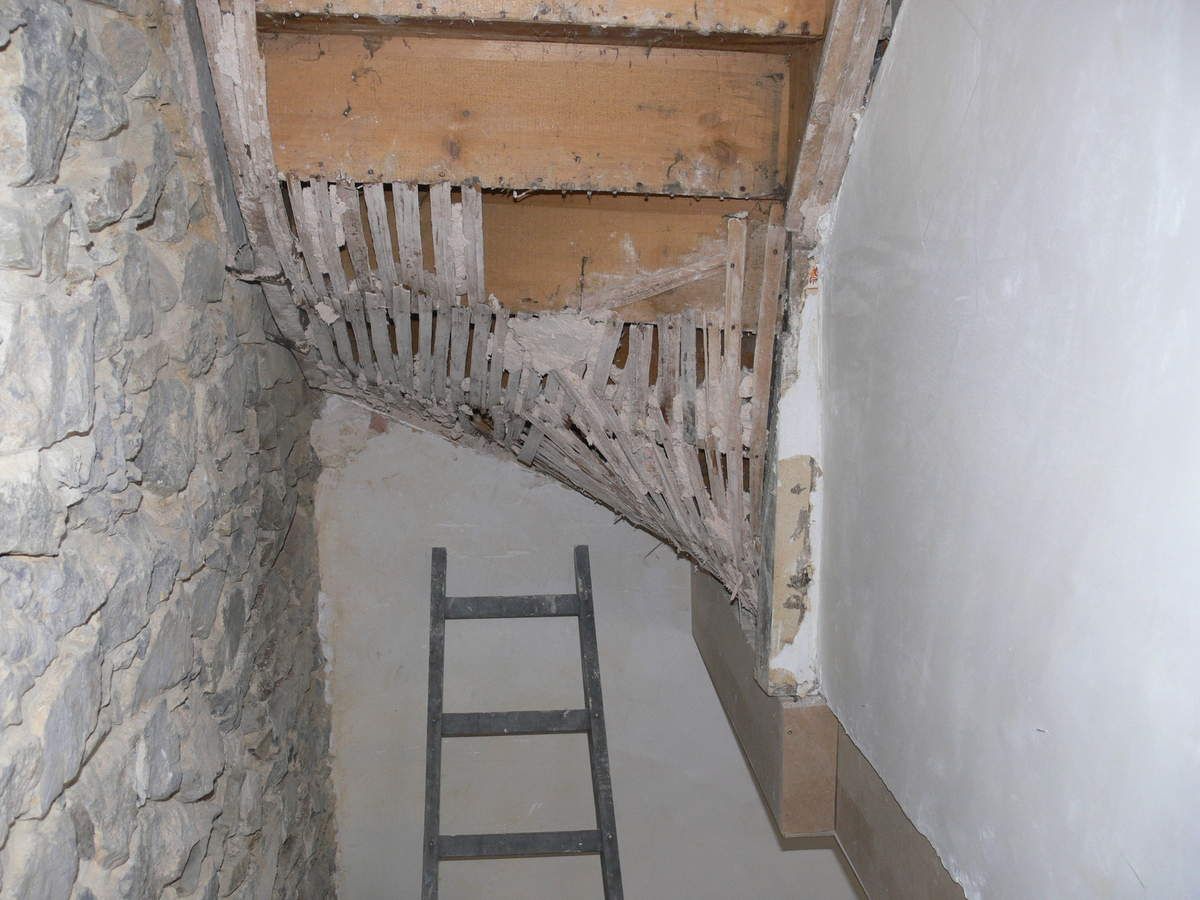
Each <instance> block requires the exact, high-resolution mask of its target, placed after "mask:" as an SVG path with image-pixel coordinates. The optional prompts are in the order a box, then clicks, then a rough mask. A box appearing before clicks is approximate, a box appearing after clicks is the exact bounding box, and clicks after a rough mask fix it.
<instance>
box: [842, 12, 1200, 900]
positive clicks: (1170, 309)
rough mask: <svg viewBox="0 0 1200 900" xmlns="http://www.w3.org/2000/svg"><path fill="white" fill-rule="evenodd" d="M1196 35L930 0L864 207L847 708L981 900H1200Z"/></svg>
mask: <svg viewBox="0 0 1200 900" xmlns="http://www.w3.org/2000/svg"><path fill="white" fill-rule="evenodd" d="M1198 33H1200V7H1198V6H1197V5H1196V4H1195V3H1189V2H1162V3H1155V4H1144V3H1134V2H1110V3H1103V4H1094V3H1082V2H1061V3H1036V2H1027V0H1021V2H996V0H971V2H965V3H956V2H950V0H905V3H904V5H903V8H902V10H901V13H900V18H899V22H898V23H897V28H896V33H895V36H894V40H893V42H892V45H891V47H890V48H889V49H888V52H887V55H886V56H885V57H884V61H883V64H882V68H881V72H880V75H879V78H878V80H877V82H876V84H875V88H874V93H873V95H872V98H871V104H870V106H869V107H868V109H867V112H866V115H865V117H864V120H863V123H862V125H861V127H860V130H859V133H858V136H857V138H856V141H855V144H854V148H853V152H852V155H851V158H850V165H849V169H848V172H847V175H846V180H845V183H844V185H843V187H842V194H841V198H840V201H839V205H838V209H837V213H836V219H835V222H834V228H833V236H832V240H831V242H830V244H829V247H828V258H827V260H826V265H825V272H826V282H825V299H826V307H825V334H826V344H825V348H826V353H827V357H828V359H827V365H826V372H827V374H828V377H829V383H828V386H829V390H828V393H827V395H826V401H825V410H826V421H825V428H826V431H825V453H824V457H823V467H824V470H825V481H824V490H825V496H824V501H825V509H826V513H827V516H826V521H825V526H826V527H825V535H824V541H825V543H824V558H823V573H824V582H823V586H822V590H823V595H822V596H823V611H822V644H821V653H822V673H823V680H824V686H825V689H826V690H827V692H828V697H829V702H830V704H831V706H833V708H834V709H835V711H836V712H837V713H838V715H839V717H840V718H841V720H842V722H843V723H844V724H845V726H846V728H847V730H848V732H849V733H850V735H851V736H852V737H853V739H854V740H855V742H857V743H858V745H859V746H860V747H861V748H862V749H863V751H864V753H865V754H866V755H867V757H868V758H869V759H870V761H871V762H872V763H873V764H874V765H875V767H876V768H877V769H878V770H879V772H880V774H881V775H882V776H883V778H884V780H885V781H886V782H887V783H888V785H889V786H890V787H891V788H892V790H893V791H894V792H895V794H896V797H897V798H898V799H899V801H900V802H901V804H902V805H903V807H904V808H905V810H906V811H907V812H908V814H909V815H910V816H911V818H912V819H913V821H914V822H915V823H916V825H917V826H918V827H919V828H921V829H922V830H923V831H924V832H925V833H926V834H927V835H928V836H929V837H930V839H931V840H932V842H933V844H934V846H935V847H936V848H937V849H938V850H939V852H940V853H941V855H942V858H943V859H944V860H945V862H946V863H947V866H948V868H949V869H950V871H951V872H952V873H953V874H955V875H956V877H958V878H959V879H960V880H961V882H962V883H963V885H964V886H965V888H966V890H967V894H968V896H971V897H989V898H1012V900H1026V898H1031V897H1056V898H1072V897H1080V898H1091V897H1161V898H1167V897H1195V896H1200V868H1198V867H1197V865H1196V859H1195V851H1196V848H1197V847H1200V824H1198V820H1197V818H1196V815H1195V800H1196V798H1197V797H1198V796H1200V769H1198V768H1197V765H1196V762H1197V757H1196V748H1197V747H1200V706H1198V705H1197V703H1196V698H1195V686H1196V685H1197V684H1198V683H1200V656H1198V655H1197V653H1196V646H1197V637H1198V636H1200V604H1197V598H1198V597H1200V553H1197V547H1198V545H1200V541H1198V538H1200V416H1197V385H1200V320H1198V318H1197V297H1198V296H1200V290H1198V288H1200V281H1198V279H1197V274H1196V272H1197V269H1196V248H1197V246H1200V174H1198V170H1197V164H1196V163H1197V159H1200V105H1198V104H1197V102H1196V86H1197V85H1198V84H1200V56H1198V55H1197V54H1196V52H1195V46H1194V38H1195V35H1196V34H1198Z"/></svg>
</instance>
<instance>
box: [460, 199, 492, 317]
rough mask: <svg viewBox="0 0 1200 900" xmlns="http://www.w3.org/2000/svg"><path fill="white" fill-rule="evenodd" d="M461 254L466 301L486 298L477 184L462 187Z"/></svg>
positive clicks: (480, 301)
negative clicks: (464, 268)
mask: <svg viewBox="0 0 1200 900" xmlns="http://www.w3.org/2000/svg"><path fill="white" fill-rule="evenodd" d="M462 230H463V243H464V246H463V255H464V260H465V262H466V270H467V302H468V303H470V304H472V305H474V304H476V303H483V302H484V301H485V300H487V295H486V294H485V293H484V286H483V284H484V282H483V198H482V197H481V195H480V191H479V186H478V185H474V184H464V185H463V187H462Z"/></svg>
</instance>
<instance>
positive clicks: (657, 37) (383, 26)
mask: <svg viewBox="0 0 1200 900" xmlns="http://www.w3.org/2000/svg"><path fill="white" fill-rule="evenodd" d="M258 29H259V31H262V32H270V33H275V32H288V33H290V34H322V35H323V34H355V35H358V36H360V37H366V38H367V39H369V40H377V39H378V38H379V36H381V35H387V36H390V37H398V38H414V37H427V38H471V39H476V40H489V41H535V42H540V43H556V44H607V45H610V46H619V47H632V48H640V49H641V50H642V51H643V52H644V51H645V50H647V49H655V50H657V49H660V48H663V49H667V48H670V49H683V50H741V51H745V52H750V53H775V54H782V55H790V54H792V53H794V52H796V50H797V49H801V48H803V49H809V50H811V49H813V48H815V49H816V51H817V53H818V54H819V53H820V50H821V38H820V37H819V36H812V35H798V34H786V33H781V32H772V33H771V34H755V33H754V32H750V31H692V30H688V29H678V28H635V27H631V26H628V25H605V26H602V27H598V26H596V25H581V24H578V23H574V22H547V21H543V20H541V19H538V20H536V21H531V22H519V21H513V20H510V19H502V20H499V21H495V22H485V21H480V20H479V19H466V18H460V19H433V18H403V19H392V18H389V19H387V20H386V21H380V20H377V19H370V18H362V17H359V18H355V17H353V16H326V15H315V14H309V13H270V12H268V13H262V14H260V15H259V16H258ZM801 124H803V123H801Z"/></svg>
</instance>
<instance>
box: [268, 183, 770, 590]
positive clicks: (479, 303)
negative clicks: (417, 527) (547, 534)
mask: <svg viewBox="0 0 1200 900" xmlns="http://www.w3.org/2000/svg"><path fill="white" fill-rule="evenodd" d="M288 197H289V200H290V209H291V210H292V223H291V227H292V229H293V237H294V241H295V245H296V246H297V247H299V248H300V250H299V254H298V256H299V259H300V261H301V262H302V264H303V265H302V266H300V267H299V271H300V272H302V273H305V274H306V275H307V287H306V288H305V289H303V290H301V291H300V292H298V293H299V295H301V296H305V295H307V296H311V297H313V298H314V299H313V300H312V301H306V302H305V304H304V308H305V310H306V312H307V313H308V319H309V324H308V328H307V332H308V337H309V339H310V341H311V345H312V350H311V351H310V352H311V353H312V354H313V358H314V359H315V361H316V363H317V365H318V366H319V368H320V370H321V371H322V372H323V373H324V375H325V377H326V379H327V380H326V383H325V387H326V388H327V389H330V390H336V391H338V392H340V393H345V394H350V395H357V396H362V397H366V398H370V399H371V400H372V401H374V402H375V403H376V404H378V405H381V406H382V407H384V408H399V407H402V408H404V409H405V410H406V411H407V412H408V414H409V415H412V414H414V413H415V414H417V415H419V416H424V417H427V418H429V419H432V420H435V421H437V422H439V423H441V424H442V425H443V426H446V427H448V428H455V427H458V428H463V429H471V430H473V431H475V432H477V433H479V434H482V435H486V436H487V437H488V438H489V439H490V440H492V441H494V442H495V443H497V444H498V445H500V446H501V447H503V448H506V449H507V450H508V451H509V452H511V453H512V454H513V455H515V456H516V457H517V458H518V459H519V460H520V461H521V462H523V463H526V464H528V465H531V466H533V467H535V468H538V469H541V470H543V471H546V472H549V473H550V474H553V475H555V476H556V477H558V478H559V479H561V480H563V481H565V482H567V483H569V484H571V485H573V486H575V487H576V488H578V489H580V490H582V491H583V492H585V493H587V494H589V495H590V496H592V497H593V498H595V499H596V500H598V501H600V502H602V503H604V504H605V505H607V506H608V507H610V508H611V509H613V510H615V511H616V512H619V513H620V514H621V515H623V516H625V517H626V518H628V519H629V520H630V521H633V522H635V523H636V524H638V525H640V526H641V527H644V528H646V529H647V530H649V531H651V532H653V533H655V534H657V535H659V536H661V537H662V538H663V539H664V540H667V541H669V542H670V543H671V544H673V545H674V546H675V547H677V548H679V549H680V550H682V551H684V552H685V553H687V554H689V555H690V556H692V557H694V558H695V559H696V560H697V561H698V562H700V563H701V564H702V565H703V566H704V567H705V568H706V569H708V570H710V571H712V572H713V573H714V574H716V575H717V576H718V577H720V578H721V579H722V581H723V582H725V583H726V584H727V585H729V586H730V587H731V588H733V589H735V590H738V589H740V590H739V596H740V597H742V599H743V600H744V601H746V602H752V598H753V597H754V596H755V593H754V591H753V590H751V587H752V585H753V579H754V578H755V574H756V573H755V569H756V560H757V549H756V544H755V535H754V530H755V529H752V527H751V522H752V521H757V518H758V516H757V506H758V504H759V503H761V496H760V495H761V491H760V490H752V489H751V483H752V479H753V478H754V477H757V478H759V479H760V480H761V473H762V470H763V459H762V448H763V446H764V445H765V441H762V440H761V439H760V440H759V441H758V442H757V443H755V441H754V435H755V433H760V432H761V429H762V427H763V425H764V422H765V418H764V417H765V410H764V409H763V408H762V404H761V403H759V402H756V400H755V398H754V396H753V394H754V391H753V387H754V386H755V385H756V384H758V383H760V382H762V381H764V375H763V370H764V369H765V370H766V375H765V380H768V381H769V371H770V370H769V367H770V353H771V348H772V342H771V340H770V337H769V336H770V335H772V334H773V328H772V324H773V323H774V320H775V316H776V312H777V309H778V296H779V294H778V292H779V285H780V282H781V271H780V270H781V268H782V265H783V254H782V253H780V252H779V246H780V244H781V241H782V235H783V229H782V226H781V224H780V223H779V222H778V221H776V222H774V223H772V224H771V225H769V226H768V228H769V237H768V247H769V248H770V249H769V251H768V252H770V253H771V258H770V259H769V260H765V261H764V264H765V265H766V266H767V268H768V271H770V272H771V273H772V274H771V285H773V287H771V288H764V290H763V292H762V295H761V297H760V302H759V315H760V321H762V322H765V323H767V328H766V330H765V331H764V334H765V335H766V336H767V337H765V338H763V339H756V340H754V342H753V349H748V348H749V346H750V341H749V339H748V336H749V335H751V334H752V332H747V331H745V330H744V329H743V326H742V324H741V321H740V319H741V316H740V311H741V290H742V280H741V279H742V273H743V271H744V269H745V267H746V253H745V242H746V223H745V219H744V218H742V217H740V216H736V217H731V218H730V219H729V220H728V228H729V237H728V241H727V254H726V259H725V260H724V262H723V265H724V267H725V269H726V282H727V286H726V293H727V303H726V309H725V310H724V311H722V312H721V313H720V314H711V313H709V314H705V313H696V312H694V311H687V312H684V313H681V314H676V315H670V316H663V317H661V318H660V319H659V320H658V321H657V322H655V323H653V324H640V323H626V322H623V321H622V320H621V319H620V318H618V317H609V318H589V317H587V316H583V315H579V314H575V313H569V312H561V313H557V314H548V315H541V316H531V315H529V314H527V313H525V314H513V313H511V312H510V311H509V310H507V309H506V308H505V307H504V306H503V304H502V303H501V302H500V301H498V300H497V299H496V298H494V297H491V298H488V299H485V293H484V290H483V285H484V283H485V274H484V271H483V259H484V255H483V253H482V252H481V250H482V234H483V223H482V209H483V204H482V203H481V199H480V192H479V189H478V188H476V187H474V186H469V185H468V186H464V187H461V188H458V187H452V186H451V185H449V184H446V183H441V184H436V185H432V186H430V187H429V188H428V190H426V189H424V188H419V187H418V186H415V185H408V184H391V185H386V186H385V185H381V184H377V183H376V184H365V185H353V184H344V183H330V182H324V181H312V182H303V183H300V182H292V183H290V184H289V186H288ZM422 205H427V206H428V207H429V209H430V211H431V213H432V218H433V226H434V227H433V235H434V238H433V246H432V247H425V246H423V243H422V241H421V239H420V232H419V229H418V228H417V227H416V226H417V223H418V221H419V218H418V217H419V211H420V208H421V206H422ZM430 261H432V265H430ZM731 315H732V319H731V318H730V316H731ZM731 322H732V324H730V323H731ZM760 396H765V394H763V395H760Z"/></svg>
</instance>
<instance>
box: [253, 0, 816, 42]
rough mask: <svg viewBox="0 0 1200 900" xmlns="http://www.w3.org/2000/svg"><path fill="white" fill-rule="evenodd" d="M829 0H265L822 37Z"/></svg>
mask: <svg viewBox="0 0 1200 900" xmlns="http://www.w3.org/2000/svg"><path fill="white" fill-rule="evenodd" d="M828 5H829V0H707V2H704V3H696V2H694V0H656V2H655V3H653V4H647V3H645V2H637V0H608V2H605V3H596V4H584V3H577V2H574V0H441V2H431V0H259V2H258V3H257V9H258V12H259V14H260V15H267V16H276V17H277V16H295V15H297V14H298V15H301V16H304V15H315V16H348V17H357V18H359V19H370V20H376V21H381V22H394V21H397V20H400V19H417V20H422V19H423V20H434V19H451V20H453V19H464V20H468V21H471V22H478V23H488V22H507V23H522V22H527V23H542V24H547V23H549V24H560V25H572V26H584V27H593V28H637V29H662V30H669V31H677V32H693V33H698V34H714V33H742V34H753V35H775V36H781V37H783V36H786V37H792V38H797V37H820V36H821V35H822V34H823V33H824V29H825V22H826V18H827V15H828Z"/></svg>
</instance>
